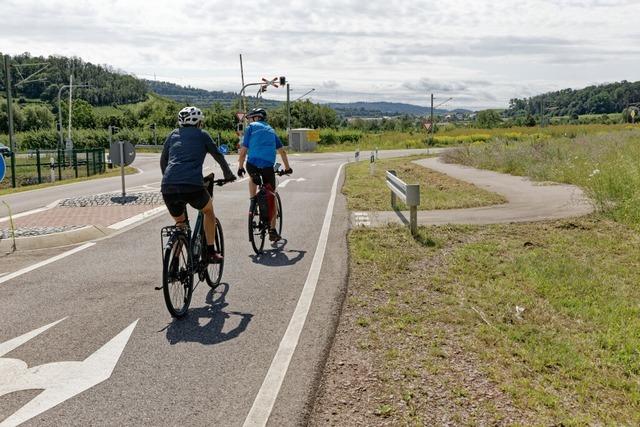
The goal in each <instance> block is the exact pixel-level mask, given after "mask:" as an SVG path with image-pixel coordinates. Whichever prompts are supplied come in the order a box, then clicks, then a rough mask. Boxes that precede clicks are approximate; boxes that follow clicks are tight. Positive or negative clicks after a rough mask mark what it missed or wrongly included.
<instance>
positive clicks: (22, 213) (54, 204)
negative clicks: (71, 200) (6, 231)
mask: <svg viewBox="0 0 640 427" xmlns="http://www.w3.org/2000/svg"><path fill="white" fill-rule="evenodd" d="M60 200H62V199H58V200H56V201H53V202H51V203H49V204H48V205H47V206H45V207H42V208H37V209H32V210H30V211H25V212H20V213H17V214H15V215H12V217H13V219H16V218H22V217H23V216H27V215H33V214H36V213H38V212H43V211H46V210H49V209H51V208H55V207H56V206H58V203H60ZM5 221H9V217H8V216H5V217H2V218H0V222H5Z"/></svg>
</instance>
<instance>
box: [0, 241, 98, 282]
mask: <svg viewBox="0 0 640 427" xmlns="http://www.w3.org/2000/svg"><path fill="white" fill-rule="evenodd" d="M93 245H95V243H94V242H89V243H85V244H84V245H82V246H78V247H77V248H73V249H71V250H69V251H66V252H63V253H61V254H59V255H56V256H54V257H52V258H49V259H45V260H44V261H40V262H38V263H35V264H33V265H30V266H29V267H25V268H23V269H21V270H18V271H15V272H13V273H11V274H7V275H6V276H2V277H0V283H4V282H7V281H9V280H11V279H15V278H16V277H18V276H22V275H23V274H25V273H28V272H30V271H33V270H36V269H38V268H40V267H44V266H45V265H47V264H51V263H52V262H56V261H58V260H60V259H62V258H66V257H68V256H69V255H73V254H75V253H77V252H80V251H83V250H85V249H87V248H90V247H91V246H93Z"/></svg>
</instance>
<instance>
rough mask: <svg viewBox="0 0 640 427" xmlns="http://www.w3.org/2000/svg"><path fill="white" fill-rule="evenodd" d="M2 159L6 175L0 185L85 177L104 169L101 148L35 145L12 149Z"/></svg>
mask: <svg viewBox="0 0 640 427" xmlns="http://www.w3.org/2000/svg"><path fill="white" fill-rule="evenodd" d="M5 163H6V176H5V178H4V180H3V181H2V182H0V189H1V188H8V187H13V188H15V187H23V186H28V185H34V184H42V183H47V182H55V181H61V180H65V179H73V178H81V177H88V176H92V175H96V174H99V173H103V172H104V171H105V170H106V164H105V150H104V148H86V149H74V150H40V149H35V150H31V151H28V152H22V153H11V154H10V155H9V156H7V157H6V158H5Z"/></svg>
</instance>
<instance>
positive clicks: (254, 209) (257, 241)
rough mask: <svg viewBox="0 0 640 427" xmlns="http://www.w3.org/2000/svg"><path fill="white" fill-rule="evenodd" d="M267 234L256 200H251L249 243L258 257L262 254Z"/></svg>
mask: <svg viewBox="0 0 640 427" xmlns="http://www.w3.org/2000/svg"><path fill="white" fill-rule="evenodd" d="M266 232H267V231H266V229H265V226H264V225H263V224H262V221H260V214H259V213H258V204H257V203H256V200H255V198H254V199H252V200H251V204H250V206H249V241H250V242H251V247H252V248H253V251H254V252H255V253H256V255H260V254H261V253H262V249H263V248H264V238H265V235H266Z"/></svg>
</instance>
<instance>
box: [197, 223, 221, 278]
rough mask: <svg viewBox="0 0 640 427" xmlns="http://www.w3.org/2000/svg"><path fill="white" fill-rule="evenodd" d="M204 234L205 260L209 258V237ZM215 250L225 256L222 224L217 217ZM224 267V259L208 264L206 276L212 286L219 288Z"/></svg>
mask: <svg viewBox="0 0 640 427" xmlns="http://www.w3.org/2000/svg"><path fill="white" fill-rule="evenodd" d="M202 234H203V237H202V239H203V243H202V247H203V249H204V250H203V254H204V258H203V259H204V260H207V250H206V248H207V239H206V238H205V237H204V233H202ZM214 247H215V250H216V251H217V252H218V253H219V254H220V255H222V256H223V257H224V234H222V224H220V220H219V219H218V218H216V241H215V243H214ZM223 269H224V259H223V260H222V261H221V262H220V263H217V264H207V267H206V268H205V270H204V278H205V280H206V282H207V285H209V286H211V287H212V288H213V289H215V288H217V287H218V285H219V284H220V279H222V270H223Z"/></svg>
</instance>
